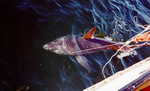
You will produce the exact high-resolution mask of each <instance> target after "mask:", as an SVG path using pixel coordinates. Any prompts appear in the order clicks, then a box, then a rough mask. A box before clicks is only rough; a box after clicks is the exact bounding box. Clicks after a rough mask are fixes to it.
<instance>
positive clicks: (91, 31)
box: [83, 27, 96, 39]
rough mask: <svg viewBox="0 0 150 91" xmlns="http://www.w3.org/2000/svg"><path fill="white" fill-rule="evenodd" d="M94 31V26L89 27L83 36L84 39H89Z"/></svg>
mask: <svg viewBox="0 0 150 91" xmlns="http://www.w3.org/2000/svg"><path fill="white" fill-rule="evenodd" d="M95 32H96V27H93V28H91V29H90V30H89V31H88V32H87V33H86V34H85V35H84V36H83V38H84V39H91V38H93V37H94V34H95Z"/></svg>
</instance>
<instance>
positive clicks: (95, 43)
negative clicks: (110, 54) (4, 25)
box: [43, 27, 150, 72]
mask: <svg viewBox="0 0 150 91" xmlns="http://www.w3.org/2000/svg"><path fill="white" fill-rule="evenodd" d="M95 33H96V27H93V28H91V29H90V30H89V31H88V32H87V33H86V34H85V35H83V36H77V35H66V36H63V37H60V38H57V39H56V40H53V41H50V42H48V43H46V44H45V45H44V46H43V48H44V49H45V50H48V51H51V52H53V53H56V54H59V55H71V56H75V58H76V59H77V62H78V63H79V64H80V65H81V66H82V67H84V68H85V69H87V70H88V72H91V71H92V67H91V65H90V63H89V60H88V59H87V58H86V57H85V55H89V54H92V53H96V52H99V51H104V50H113V51H117V50H118V49H119V50H120V51H123V52H126V51H129V50H131V49H132V48H135V47H139V46H144V45H145V44H142V45H126V46H124V44H125V43H124V42H116V41H112V40H108V39H105V38H99V37H96V36H95ZM149 34H150V33H149V32H148V33H146V34H145V35H149ZM143 36H144V35H140V36H138V37H136V38H135V39H133V42H141V41H143V40H144V41H148V40H149V36H148V38H146V39H145V36H144V37H143Z"/></svg>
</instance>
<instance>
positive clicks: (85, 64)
mask: <svg viewBox="0 0 150 91" xmlns="http://www.w3.org/2000/svg"><path fill="white" fill-rule="evenodd" d="M75 58H76V60H77V62H78V63H79V64H80V65H81V66H82V67H83V68H85V69H86V70H87V71H88V72H89V73H90V72H92V71H93V68H92V67H91V65H90V63H89V60H88V59H87V58H86V57H85V56H82V55H81V56H75Z"/></svg>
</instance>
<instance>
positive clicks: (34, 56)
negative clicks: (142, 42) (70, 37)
mask: <svg viewBox="0 0 150 91" xmlns="http://www.w3.org/2000/svg"><path fill="white" fill-rule="evenodd" d="M6 4H7V2H6ZM11 4H12V5H9V4H8V5H7V6H9V8H7V10H6V11H5V12H3V14H2V15H3V16H5V17H8V18H7V19H6V20H4V21H1V23H2V28H4V30H6V31H2V33H1V36H0V37H2V38H1V39H2V45H1V46H2V47H1V49H2V51H1V57H0V65H1V69H2V70H1V72H2V73H3V74H2V75H1V78H0V81H1V82H0V90H1V91H10V90H12V89H16V91H81V90H83V89H84V88H86V87H89V86H91V85H92V84H94V83H96V82H98V81H101V80H103V79H104V78H103V76H102V73H101V69H102V67H103V66H104V64H105V63H106V62H107V61H108V60H109V58H110V57H111V56H112V55H113V54H114V53H115V52H114V51H101V52H99V53H94V54H90V55H84V56H85V57H86V58H87V59H88V62H89V64H90V65H91V66H92V69H93V71H92V72H91V73H88V72H87V71H86V70H85V69H84V68H83V67H82V66H80V65H79V64H78V63H77V62H76V59H75V58H74V57H72V56H61V55H56V54H53V53H51V52H48V51H45V50H43V49H42V46H43V45H44V44H45V43H47V42H50V41H52V40H54V39H56V38H58V37H61V36H65V35H67V34H75V35H83V34H84V33H85V32H87V30H88V29H90V28H91V27H93V26H96V27H97V28H98V33H103V34H104V35H106V36H109V37H112V38H113V40H115V41H127V40H128V39H129V38H131V37H132V36H133V35H135V34H137V33H139V32H140V31H142V29H141V28H139V27H138V26H137V24H149V23H150V7H149V4H150V2H149V1H148V0H84V1H82V0H80V1H79V0H47V1H39V0H38V1H33V0H20V1H16V2H15V1H14V2H12V3H11ZM10 30H13V31H10ZM149 50H150V49H149V47H143V48H139V49H137V52H138V55H135V56H128V57H125V58H123V59H118V58H117V57H114V58H113V59H112V62H110V63H109V64H108V66H106V69H105V73H106V76H107V77H108V76H111V75H112V74H114V73H115V72H117V71H119V70H123V69H125V68H126V67H129V66H131V65H132V64H134V63H136V62H138V61H140V60H141V59H144V58H146V57H148V56H150V55H149Z"/></svg>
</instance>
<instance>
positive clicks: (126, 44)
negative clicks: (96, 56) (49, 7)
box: [102, 24, 150, 78]
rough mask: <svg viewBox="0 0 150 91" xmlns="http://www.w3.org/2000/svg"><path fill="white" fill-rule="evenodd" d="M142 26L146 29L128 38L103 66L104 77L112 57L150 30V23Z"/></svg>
mask: <svg viewBox="0 0 150 91" xmlns="http://www.w3.org/2000/svg"><path fill="white" fill-rule="evenodd" d="M138 26H140V27H141V26H142V25H139V24H138ZM142 28H144V30H143V31H142V32H140V33H138V34H136V35H135V36H133V37H131V38H130V39H129V40H127V41H126V42H125V43H124V45H122V46H121V47H120V48H119V49H118V50H117V51H116V52H115V53H114V54H113V55H112V56H111V57H110V59H109V60H108V61H107V62H106V64H105V65H104V66H103V68H102V75H103V77H104V78H106V75H105V72H104V70H105V68H106V66H107V65H108V64H109V63H110V62H111V60H112V58H113V57H115V56H116V55H117V54H118V53H119V52H120V50H121V49H122V48H123V47H125V46H128V45H129V44H130V43H131V42H132V41H133V39H134V38H135V37H136V36H139V35H141V34H142V33H144V32H145V31H147V30H149V29H150V25H148V26H146V27H142Z"/></svg>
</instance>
